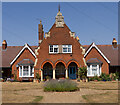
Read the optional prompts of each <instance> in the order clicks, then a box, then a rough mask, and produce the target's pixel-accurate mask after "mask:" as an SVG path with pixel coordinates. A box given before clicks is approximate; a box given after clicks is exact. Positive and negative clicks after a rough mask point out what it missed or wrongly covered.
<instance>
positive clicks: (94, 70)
mask: <svg viewBox="0 0 120 105" xmlns="http://www.w3.org/2000/svg"><path fill="white" fill-rule="evenodd" d="M95 75H97V76H100V75H101V66H100V65H99V64H91V65H88V66H87V76H95Z"/></svg>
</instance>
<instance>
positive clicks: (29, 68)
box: [18, 59, 34, 77]
mask: <svg viewBox="0 0 120 105" xmlns="http://www.w3.org/2000/svg"><path fill="white" fill-rule="evenodd" d="M18 66H19V77H34V62H33V61H32V60H30V59H23V60H22V61H20V62H19V63H18Z"/></svg>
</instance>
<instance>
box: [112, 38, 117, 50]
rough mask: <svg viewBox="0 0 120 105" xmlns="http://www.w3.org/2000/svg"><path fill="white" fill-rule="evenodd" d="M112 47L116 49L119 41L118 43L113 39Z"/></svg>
mask: <svg viewBox="0 0 120 105" xmlns="http://www.w3.org/2000/svg"><path fill="white" fill-rule="evenodd" d="M112 46H113V47H114V48H117V41H116V39H115V38H113V41H112Z"/></svg>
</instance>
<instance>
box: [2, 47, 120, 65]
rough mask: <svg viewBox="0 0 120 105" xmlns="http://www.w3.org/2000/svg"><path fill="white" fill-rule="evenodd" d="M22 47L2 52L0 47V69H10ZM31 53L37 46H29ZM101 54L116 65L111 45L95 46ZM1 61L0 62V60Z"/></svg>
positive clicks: (116, 56)
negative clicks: (0, 58)
mask: <svg viewBox="0 0 120 105" xmlns="http://www.w3.org/2000/svg"><path fill="white" fill-rule="evenodd" d="M89 46H90V45H83V48H85V50H87V49H88V48H89ZM23 47H24V46H8V47H7V50H5V51H2V50H1V47H0V57H2V63H0V64H2V65H0V67H10V62H11V61H12V60H13V59H14V58H15V57H16V55H17V54H18V53H19V51H20V50H21V49H22V48H23ZM30 47H31V49H32V50H33V51H35V48H37V46H30ZM97 47H98V48H99V49H100V50H101V51H102V53H103V54H104V55H105V56H106V57H107V58H108V59H109V60H110V65H113V66H116V65H118V49H114V48H113V47H112V45H97ZM0 61H1V60H0Z"/></svg>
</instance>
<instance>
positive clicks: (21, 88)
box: [2, 81, 118, 103]
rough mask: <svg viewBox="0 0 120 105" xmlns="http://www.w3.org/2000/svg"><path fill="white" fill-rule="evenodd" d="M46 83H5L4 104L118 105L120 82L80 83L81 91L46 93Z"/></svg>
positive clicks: (3, 88) (3, 86) (3, 91)
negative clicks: (78, 104)
mask: <svg viewBox="0 0 120 105" xmlns="http://www.w3.org/2000/svg"><path fill="white" fill-rule="evenodd" d="M43 85H44V83H43V82H41V83H32V82H3V83H2V103H117V101H118V82H116V81H114V82H112V81H108V82H102V81H100V82H87V83H86V82H78V87H79V88H80V90H79V91H75V92H44V90H43Z"/></svg>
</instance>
